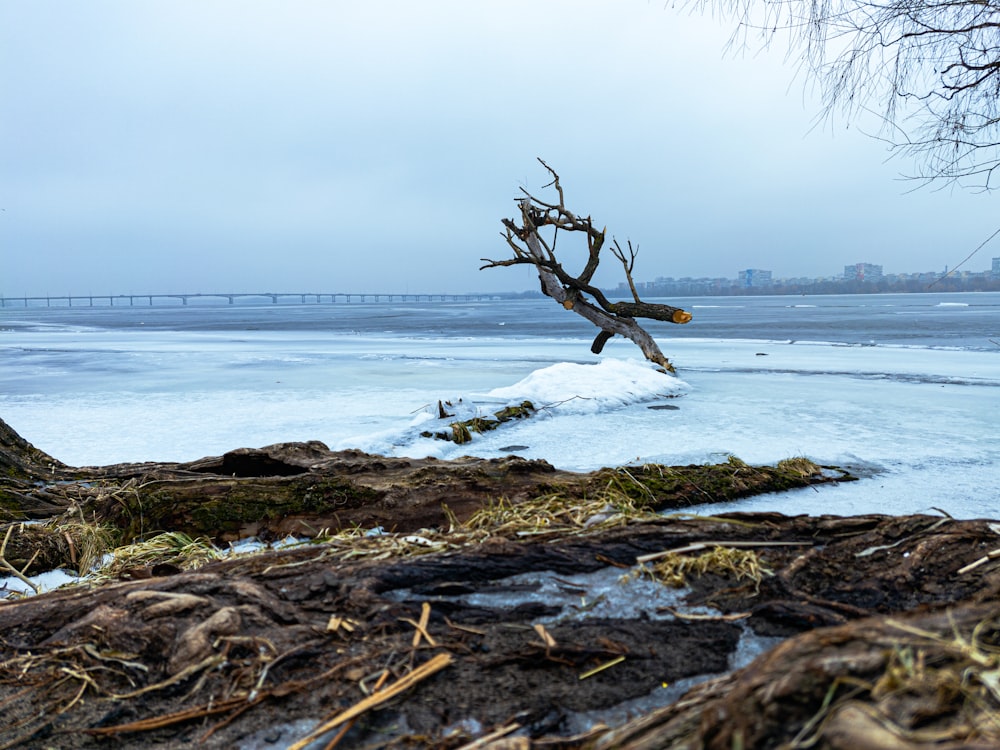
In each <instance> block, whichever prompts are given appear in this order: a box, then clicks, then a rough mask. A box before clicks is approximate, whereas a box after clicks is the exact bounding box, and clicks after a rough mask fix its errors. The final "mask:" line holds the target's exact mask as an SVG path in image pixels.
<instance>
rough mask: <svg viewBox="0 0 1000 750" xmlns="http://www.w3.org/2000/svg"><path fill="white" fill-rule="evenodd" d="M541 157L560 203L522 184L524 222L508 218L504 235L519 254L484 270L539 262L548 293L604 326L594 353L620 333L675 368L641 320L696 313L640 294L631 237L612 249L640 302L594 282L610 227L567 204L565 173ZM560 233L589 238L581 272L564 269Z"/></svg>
mask: <svg viewBox="0 0 1000 750" xmlns="http://www.w3.org/2000/svg"><path fill="white" fill-rule="evenodd" d="M538 161H539V163H540V164H541V165H542V166H543V167H545V169H546V170H548V172H549V174H550V175H551V176H552V181H551V182H550V183H548V185H546V186H545V187H554V188H555V190H556V193H557V195H558V197H559V201H558V203H547V202H545V201H542V200H540V199H538V198H536V197H535V196H533V195H531V194H530V193H529V192H528V191H527V190H524V189H523V188H522V192H523V193H524V195H523V196H522V197H520V198H518V199H517V204H518V208H519V209H520V214H521V221H520V224H518V223H517V221H516V219H503V225H504V227H505V228H506V232H505V233H504V234H503V235H502V236H503V237H504V239H505V240H506V242H507V245H508V246H509V247H510V248H511V250H512V251H513V257H511V258H505V259H501V260H492V259H490V258H482V259H481V260H482V262H483V263H484V265H483V266H481V267H480V270H482V269H484V268H498V267H503V266H514V265H522V264H530V265H533V266H534V267H535V268H536V270H537V271H538V278H539V281H540V282H541V285H542V292H543V293H544V294H546V295H547V296H549V297H551V298H552V299H554V300H555V301H556V302H558V303H560V304H561V305H562V306H563V307H564V308H565V309H567V310H572V311H573V312H575V313H577V314H578V315H581V316H583V317H584V318H586V319H587V320H589V321H590V322H591V323H593V324H594V325H595V326H597V327H598V328H599V329H601V330H600V333H598V334H597V337H596V338H595V339H594V343H593V344H592V345H591V351H592V352H594V353H595V354H600V353H601V351H602V349H603V348H604V345H605V343H607V341H608V340H609V339H610V338H612V337H613V336H614V335H615V334H619V335H621V336H624V337H625V338H627V339H629V340H630V341H632V342H634V343H635V344H636V345H637V346H638V347H639V348H640V349H641V350H642V353H643V355H644V356H645V357H646V359H648V360H649V361H650V362H653V363H655V364H657V365H660V366H661V367H663V368H665V369H666V370H669V371H670V372H673V371H674V368H673V365H671V364H670V362H669V360H668V359H667V358H666V356H664V354H663V352H662V351H660V347H659V346H658V345H657V343H656V341H655V340H654V339H653V337H652V336H650V335H649V333H647V332H646V330H645V329H643V328H642V326H640V325H639V324H638V323H637V322H636V321H635V319H636V318H649V319H651V320H662V321H667V322H670V323H687V322H688V321H689V320H691V313H689V312H686V311H685V310H682V309H681V308H679V307H672V306H671V305H663V304H654V303H649V302H643V301H642V300H641V299H640V298H639V294H638V292H637V291H636V286H635V282H634V281H633V278H632V270H633V268H634V267H635V259H636V255H637V253H638V248H637V247H636V248H633V247H632V243H631V241H629V242H628V243H627V248H628V249H627V250H626V249H624V248H622V247H621V245H620V244H619V243H618V241H617V240H613V246H612V248H611V252H612V254H613V255H614V256H615V257H616V258H617V259H618V261H619V262H620V263H621V264H622V268H623V269H624V270H625V278H626V279H627V281H628V285H629V289H630V290H631V292H632V297H633V300H634V301H633V302H612V301H611V300H609V299H608V298H607V297H606V296H605V294H604V292H602V291H601V290H600V289H598V288H597V287H596V286H594V285H593V284H592V280H593V278H594V274H595V273H596V271H597V267H598V265H599V264H600V254H601V250H602V248H603V247H604V242H605V238H606V232H607V228H606V227H605V228H603V229H597V228H596V227H595V226H594V223H593V220H592V219H591V218H590V217H589V216H587V217H586V218H581V217H579V216H577V215H576V214H574V213H573V212H572V211H570V210H569V209H568V208H566V203H565V196H564V194H563V188H562V185H561V184H560V182H559V175H558V174H556V172H555V170H554V169H552V167H550V166H549V165H548V164H546V163H545V162H544V161H543V160H542V159H539V160H538ZM549 227H551V234H549V233H548V232H547V233H546V234H547V236H550V237H551V242H549V241H547V240H546V238H545V236H543V235H542V232H543V230H546V229H547V228H549ZM559 232H579V233H582V234H583V235H584V237H585V238H586V242H587V258H586V262H585V263H584V267H583V270H582V271H580V273H579V274H577V275H575V276H574V275H573V274H571V273H570V272H568V271H567V270H566V269H565V268H563V266H562V264H561V263H560V262H559V261H558V260H557V259H556V255H555V246H556V240H557V238H558V236H559Z"/></svg>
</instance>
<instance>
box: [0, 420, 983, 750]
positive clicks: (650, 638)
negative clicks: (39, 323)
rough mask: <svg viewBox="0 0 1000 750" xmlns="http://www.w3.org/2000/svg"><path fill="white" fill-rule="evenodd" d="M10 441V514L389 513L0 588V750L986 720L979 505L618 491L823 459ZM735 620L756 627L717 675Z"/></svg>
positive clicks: (546, 741)
mask: <svg viewBox="0 0 1000 750" xmlns="http://www.w3.org/2000/svg"><path fill="white" fill-rule="evenodd" d="M0 426H2V425H0ZM4 427H5V426H4ZM11 434H13V431H9V433H8V438H5V439H4V444H3V448H2V450H0V461H4V462H6V463H5V465H6V466H10V467H13V466H17V471H16V472H9V473H8V474H7V475H6V476H5V477H4V478H3V480H2V482H0V491H2V492H4V493H5V494H4V495H3V501H4V504H5V507H7V508H8V511H7V512H8V513H11V514H16V513H23V510H21V509H20V505H19V504H20V503H24V504H26V505H27V506H28V507H31V508H33V509H34V510H33V512H35V513H40V512H41V511H39V505H38V503H37V502H36V498H35V496H34V494H33V493H35V492H46V493H49V495H48V498H49V499H48V501H47V502H49V503H50V504H51V505H52V507H59V506H65V505H67V504H69V505H68V506H67V507H64V508H63V510H62V512H61V513H60V514H55V513H54V512H53V515H52V518H53V519H57V520H58V521H59V522H60V523H61V524H66V525H68V524H69V522H70V520H71V519H77V522H78V524H79V525H86V524H84V520H85V519H86V518H88V517H95V518H101V519H103V520H104V521H105V522H106V523H107V525H109V526H110V527H111V528H113V529H114V530H115V532H116V533H117V534H118V535H119V539H123V538H124V537H125V535H126V534H129V533H132V534H136V535H139V536H143V535H145V534H149V533H154V532H155V531H156V529H150V528H148V527H149V526H152V525H153V523H152V519H154V518H155V519H157V523H158V524H161V525H164V524H168V523H173V522H177V523H181V524H184V523H192V524H193V523H195V522H196V521H197V519H198V518H200V517H201V516H199V513H198V512H197V507H198V503H197V498H199V497H200V498H201V500H202V501H203V502H204V503H207V504H209V505H224V504H225V502H229V501H232V500H233V498H236V499H240V498H244V497H246V498H253V499H254V503H256V504H254V503H250V502H249V501H248V502H247V507H252V508H257V509H258V510H257V511H254V513H256V514H257V515H260V517H259V518H257V515H255V516H253V517H254V518H257V520H255V521H252V522H251V521H250V520H248V517H242V518H239V519H238V521H233V524H234V525H233V526H232V527H229V526H226V527H225V528H224V529H222V530H219V531H218V533H216V534H215V535H214V536H215V538H217V539H223V538H225V537H226V535H227V534H232V533H237V532H240V533H241V532H242V531H246V530H247V529H249V528H251V527H256V528H258V529H260V530H266V531H269V533H278V531H279V530H282V529H284V528H285V527H286V525H287V524H290V523H293V521H290V520H289V519H294V523H295V524H298V526H297V527H296V528H297V529H298V530H303V529H305V527H306V525H307V523H308V522H309V519H311V520H312V521H316V522H327V521H331V522H332V521H334V520H336V519H338V518H340V519H345V518H346V519H351V520H350V521H349V522H348V523H345V524H342V527H343V528H345V529H350V528H351V527H352V525H353V524H355V523H361V522H363V528H369V527H368V524H378V525H380V526H383V527H384V528H386V529H387V530H388V531H389V532H390V533H384V534H378V535H374V536H367V535H364V534H362V533H360V532H358V533H344V534H340V535H331V534H329V533H322V534H321V533H318V532H316V533H314V534H313V535H314V536H315V539H314V541H313V543H308V544H301V545H299V546H296V547H292V548H289V549H284V550H273V551H265V552H261V553H259V554H254V555H249V556H241V557H234V558H231V559H223V560H218V561H215V562H208V563H206V564H204V565H201V566H200V567H197V568H196V569H191V570H186V569H181V568H182V567H183V566H179V565H159V566H156V565H150V566H148V568H147V569H145V570H144V571H136V570H134V569H133V570H131V571H129V575H128V576H121V577H120V579H116V578H115V577H113V576H112V577H111V578H110V579H108V578H105V580H104V582H103V583H99V584H98V583H93V584H88V585H82V586H76V587H71V588H66V589H61V590H57V591H53V592H49V593H45V594H41V595H39V596H34V597H29V598H23V599H16V600H9V601H5V602H0V706H2V707H3V711H2V712H0V715H2V717H3V718H2V719H0V747H25V748H28V747H59V748H70V749H71V748H97V747H107V746H109V744H115V745H123V746H128V747H134V748H146V747H150V748H151V747H158V748H160V747H162V748H174V747H176V748H180V747H185V748H187V747H192V746H194V747H207V748H230V747H272V746H275V747H295V746H303V747H304V746H305V743H306V742H307V741H308V740H310V738H314V737H315V738H317V740H316V741H317V742H318V743H319V744H317V745H314V746H326V747H333V746H334V745H336V746H337V747H340V748H348V747H350V748H362V747H364V748H368V747H390V748H405V747H439V748H459V747H469V748H471V747H479V748H493V750H499V748H501V747H503V748H523V749H527V750H532V749H537V750H541V749H542V748H549V749H551V748H632V749H633V750H634V749H636V748H718V749H719V750H722V749H723V748H725V749H726V750H728V749H729V748H732V747H747V748H750V747H754V748H770V747H789V748H795V747H816V748H844V749H845V750H847V749H849V750H861V749H863V748H876V747H878V748H901V749H902V750H930V748H931V747H933V748H935V749H936V750H940V749H941V748H946V749H947V750H957V748H959V747H971V748H986V747H996V746H997V745H998V743H1000V723H998V721H997V715H998V713H1000V691H998V689H997V684H998V683H997V674H998V669H1000V662H998V661H997V653H998V649H1000V622H998V610H997V607H996V601H997V598H998V596H1000V559H997V558H998V556H997V555H992V553H993V552H994V551H995V550H997V548H998V547H1000V543H998V534H997V526H996V524H994V523H991V522H988V521H957V520H953V519H950V518H942V517H938V516H921V515H918V516H907V517H889V516H861V517H848V518H839V517H835V516H823V517H818V518H810V517H806V516H799V517H794V518H789V517H785V516H781V515H778V514H768V513H753V514H745V513H732V514H727V515H726V516H724V517H718V518H703V517H697V516H691V515H680V516H657V515H653V514H650V513H647V512H646V509H647V508H651V507H661V506H670V505H671V503H677V504H679V505H680V507H690V504H691V503H694V502H697V501H698V500H699V499H704V500H718V499H720V498H722V497H727V496H735V495H738V494H751V493H753V492H758V491H767V490H772V489H778V488H780V487H782V486H787V483H788V482H797V483H798V484H800V485H801V484H802V483H814V482H820V483H822V482H824V481H832V480H833V478H835V477H836V476H838V475H836V474H833V473H831V472H830V471H829V470H827V471H823V472H818V471H816V467H813V468H809V467H810V466H811V465H810V464H808V463H806V462H800V461H795V462H789V463H786V464H785V465H784V467H783V468H781V469H779V468H778V467H774V468H770V469H768V468H767V467H749V466H746V465H745V464H742V463H740V462H738V461H735V460H733V461H731V462H730V463H728V464H723V465H720V466H716V467H663V466H651V467H628V468H623V469H614V470H612V469H606V470H603V471H602V472H594V473H592V474H570V473H567V472H559V471H556V470H554V469H553V468H552V467H551V466H549V465H547V464H545V463H544V462H529V461H524V460H521V459H512V458H508V459H502V460H497V461H483V460H477V459H466V460H462V461H458V462H435V461H412V460H403V459H388V458H385V457H379V456H369V455H366V454H362V453H359V452H338V453H331V452H330V451H328V450H326V449H325V447H324V446H322V445H321V444H319V443H295V444H283V445H279V446H272V447H270V448H267V449H260V450H238V451H232V452H230V453H227V454H225V455H224V456H220V457H214V458H206V459H203V460H201V461H196V462H190V463H186V464H125V465H120V466H112V467H85V468H73V467H65V466H62V465H61V464H58V462H54V461H52V460H51V459H50V457H47V456H44V454H39V453H38V452H36V451H34V449H32V448H31V447H30V446H28V445H27V444H26V443H24V442H23V441H21V440H20V439H17V440H14V439H12V438H10V437H9V436H10V435H11ZM40 472H41V473H40ZM13 474H16V476H14V475H13ZM43 474H44V478H42V476H43ZM796 476H797V477H798V479H795V477H796ZM324 483H325V484H324ZM321 485H322V486H323V487H326V488H328V490H329V492H327V493H326V494H324V492H321V491H319V490H317V489H316V488H317V487H319V486H321ZM310 488H312V489H310ZM504 490H506V491H508V493H509V494H505V493H504V492H503V491H504ZM817 491H822V486H818V487H817ZM271 493H273V497H274V507H275V508H276V509H277V510H276V511H275V512H274V513H272V514H271V515H270V516H268V515H267V514H266V513H264V514H263V515H261V513H260V510H259V509H260V508H263V507H266V506H267V505H268V499H269V498H270V497H271V496H272V495H271ZM338 493H339V494H338ZM135 497H138V498H141V500H142V502H140V503H135V504H130V503H131V500H130V499H129V498H135ZM442 503H444V504H445V505H446V506H447V508H443V507H442ZM125 507H127V508H128V509H129V510H128V511H124V510H121V508H125ZM102 508H103V511H102V510H101V509H102ZM143 508H144V509H145V510H142V513H146V512H147V511H148V515H145V516H144V519H143V520H142V521H141V522H140V521H139V520H137V519H136V514H137V513H139V512H140V509H143ZM171 508H172V510H170V509H171ZM102 512H103V515H102ZM216 514H217V511H213V512H212V515H213V517H215V518H218V516H217V515H216ZM282 514H284V515H282ZM366 514H367V515H366ZM20 526H21V524H20V522H19V521H14V522H10V523H9V524H8V525H7V526H6V528H8V529H19V528H20ZM43 526H45V527H47V526H48V524H44V525H43ZM24 528H25V529H29V528H32V526H28V525H25V526H24ZM60 528H62V527H60ZM195 528H196V527H194V526H192V530H194V529H195ZM197 528H201V527H197ZM394 528H395V529H396V532H395V533H392V531H393V529H394ZM142 529H145V531H141V530H142ZM234 529H235V531H234ZM53 534H57V532H55V531H53ZM11 539H13V533H12V534H11ZM67 545H68V543H67ZM81 545H82V542H78V541H74V547H75V548H76V549H77V553H79V552H80V550H81ZM8 554H10V555H12V553H11V552H10V551H8ZM640 560H641V561H645V562H643V563H642V564H640V563H639V561H640ZM140 573H141V574H140ZM670 583H674V584H676V583H682V584H683V585H685V586H686V587H687V588H685V589H683V590H681V591H680V592H679V593H677V594H675V595H673V596H672V597H666V595H665V594H661V593H658V592H666V591H669V590H671V589H670V588H669V585H670ZM660 597H665V598H664V599H663V601H660ZM750 633H755V634H757V635H759V636H766V637H771V638H774V639H776V640H775V641H773V642H772V643H776V644H779V645H777V646H776V647H774V648H771V649H770V650H768V651H766V652H765V653H764V654H763V655H762V656H760V657H759V658H758V659H756V660H755V661H754V662H752V663H751V664H749V665H748V666H746V667H744V668H742V669H735V670H734V669H733V664H732V659H733V658H735V656H736V654H737V653H738V650H739V648H740V643H741V642H742V641H744V640H745V639H746V637H747V636H748V634H750ZM684 681H692V684H693V687H691V688H690V689H677V688H675V686H676V685H677V684H678V683H680V684H681V685H684V684H685V682H684ZM320 735H322V736H320ZM297 743H298V744H297ZM490 743H494V744H490Z"/></svg>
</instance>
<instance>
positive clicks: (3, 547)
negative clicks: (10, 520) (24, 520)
mask: <svg viewBox="0 0 1000 750" xmlns="http://www.w3.org/2000/svg"><path fill="white" fill-rule="evenodd" d="M13 531H14V527H13V526H8V527H7V533H6V534H5V535H4V538H3V544H0V568H2V569H3V570H7V571H9V572H10V574H11V575H12V576H14V577H15V578H17V579H18V580H19V581H21V582H22V583H24V584H25V585H27V586H30V587H31V590H32V591H34V592H35V593H36V594H37V593H38V592H39V591H40V590H41V588H40V587H39V585H38V584H37V583H35V582H34V581H32V580H31V579H30V578H28V577H27V576H26V575H25V574H24V573H23V572H22V571H20V570H18V569H17V568H15V567H14V566H13V565H11V564H10V563H9V562H8V561H7V542H9V541H10V535H11V533H12V532H13ZM37 556H38V555H37V551H36V554H35V555H33V556H32V558H31V559H30V560H28V565H31V563H32V562H34V560H35V557H37ZM28 565H25V566H24V569H25V570H27V569H28Z"/></svg>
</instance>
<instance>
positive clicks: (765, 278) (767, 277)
mask: <svg viewBox="0 0 1000 750" xmlns="http://www.w3.org/2000/svg"><path fill="white" fill-rule="evenodd" d="M737 277H738V278H739V280H740V285H741V286H742V287H743V288H744V289H750V288H752V287H756V286H771V282H772V279H771V272H770V271H764V270H762V269H760V268H748V269H747V270H745V271H740V272H739V273H738V274H737Z"/></svg>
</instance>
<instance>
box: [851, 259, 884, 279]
mask: <svg viewBox="0 0 1000 750" xmlns="http://www.w3.org/2000/svg"><path fill="white" fill-rule="evenodd" d="M881 278H882V266H876V265H875V264H874V263H855V264H853V265H850V266H844V281H878V280H879V279H881Z"/></svg>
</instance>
